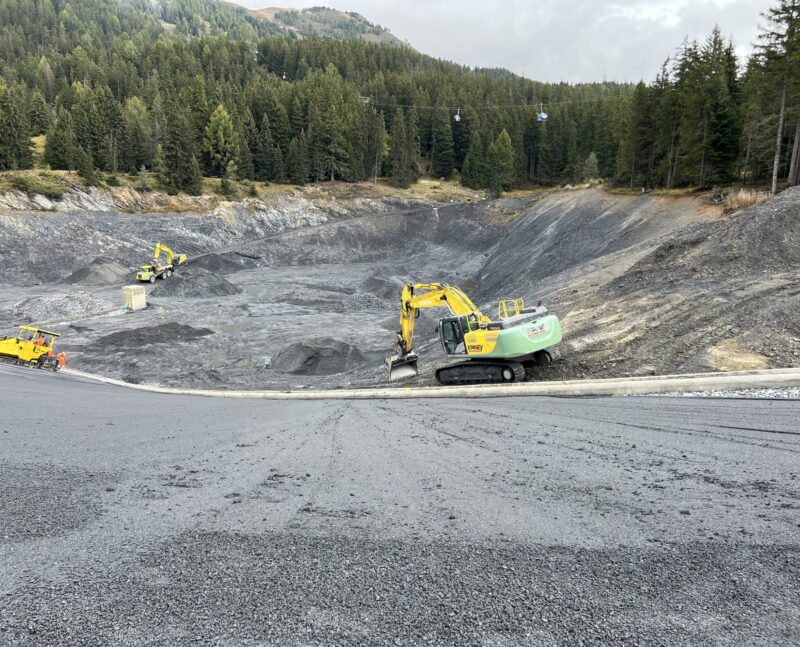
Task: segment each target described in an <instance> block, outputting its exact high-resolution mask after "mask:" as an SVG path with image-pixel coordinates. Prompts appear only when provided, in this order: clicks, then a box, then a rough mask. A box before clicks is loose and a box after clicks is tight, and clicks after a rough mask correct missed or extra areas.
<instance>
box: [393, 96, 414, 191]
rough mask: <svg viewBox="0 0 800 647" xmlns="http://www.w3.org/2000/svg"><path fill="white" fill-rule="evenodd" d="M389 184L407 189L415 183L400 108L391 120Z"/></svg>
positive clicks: (404, 124) (406, 131) (406, 130)
mask: <svg viewBox="0 0 800 647" xmlns="http://www.w3.org/2000/svg"><path fill="white" fill-rule="evenodd" d="M390 155H391V183H392V184H393V185H394V186H398V187H402V188H404V189H405V188H408V187H409V186H411V185H412V184H413V183H414V182H415V181H416V178H415V177H414V173H413V170H412V168H411V164H412V157H413V155H412V151H411V150H410V147H409V135H408V129H407V128H406V119H405V116H404V115H403V110H402V108H398V109H397V111H396V112H395V113H394V118H393V119H392V135H391V143H390Z"/></svg>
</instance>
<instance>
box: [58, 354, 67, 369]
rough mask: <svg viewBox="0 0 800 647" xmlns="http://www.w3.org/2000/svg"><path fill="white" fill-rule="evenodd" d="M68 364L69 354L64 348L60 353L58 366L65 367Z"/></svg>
mask: <svg viewBox="0 0 800 647" xmlns="http://www.w3.org/2000/svg"><path fill="white" fill-rule="evenodd" d="M66 365H67V354H66V353H65V352H64V351H63V350H62V351H61V352H60V353H59V354H58V368H64V367H65V366H66Z"/></svg>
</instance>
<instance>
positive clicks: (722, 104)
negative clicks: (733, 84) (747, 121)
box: [708, 82, 741, 182]
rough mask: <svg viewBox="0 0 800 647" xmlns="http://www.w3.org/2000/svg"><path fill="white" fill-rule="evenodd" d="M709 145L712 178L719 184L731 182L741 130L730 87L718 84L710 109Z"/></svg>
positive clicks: (721, 83)
mask: <svg viewBox="0 0 800 647" xmlns="http://www.w3.org/2000/svg"><path fill="white" fill-rule="evenodd" d="M709 113H710V114H709V123H708V129H709V133H708V144H709V163H710V165H711V168H712V172H711V174H710V175H711V177H712V179H713V180H715V181H717V182H729V181H731V179H732V178H733V176H734V164H735V163H736V161H737V159H738V157H739V140H740V137H741V129H740V125H739V119H738V115H737V111H736V106H735V105H733V102H732V101H731V96H730V94H729V91H728V86H727V84H725V83H724V82H720V83H719V84H718V87H717V90H716V92H715V93H714V96H713V97H712V99H711V104H710V108H709Z"/></svg>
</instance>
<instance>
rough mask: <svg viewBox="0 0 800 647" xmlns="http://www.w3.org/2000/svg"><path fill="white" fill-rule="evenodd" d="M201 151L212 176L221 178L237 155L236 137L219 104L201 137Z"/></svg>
mask: <svg viewBox="0 0 800 647" xmlns="http://www.w3.org/2000/svg"><path fill="white" fill-rule="evenodd" d="M203 149H204V151H205V152H206V154H207V155H208V157H209V160H210V169H209V170H210V171H211V174H212V175H216V176H218V177H222V176H223V175H224V173H225V170H226V169H227V168H228V164H230V162H231V161H233V160H234V159H236V157H237V155H238V154H239V151H238V147H237V141H236V136H235V134H234V130H233V123H232V122H231V118H230V115H229V114H228V111H227V110H225V107H224V106H223V105H222V104H219V105H218V106H217V108H216V110H214V112H212V113H211V117H210V118H209V120H208V125H207V126H206V128H205V131H204V135H203Z"/></svg>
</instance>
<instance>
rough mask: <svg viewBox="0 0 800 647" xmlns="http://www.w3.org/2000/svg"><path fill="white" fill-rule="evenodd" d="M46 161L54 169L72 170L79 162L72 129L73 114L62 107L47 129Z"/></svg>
mask: <svg viewBox="0 0 800 647" xmlns="http://www.w3.org/2000/svg"><path fill="white" fill-rule="evenodd" d="M44 161H45V163H46V164H48V165H49V166H50V168H53V169H64V170H72V169H73V168H75V165H76V162H77V142H76V141H75V133H74V132H73V130H72V116H71V115H70V113H69V112H68V111H67V110H66V109H64V108H60V109H59V111H58V114H57V115H56V118H55V119H54V120H53V123H52V124H50V128H49V129H48V131H47V139H46V140H45V146H44Z"/></svg>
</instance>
